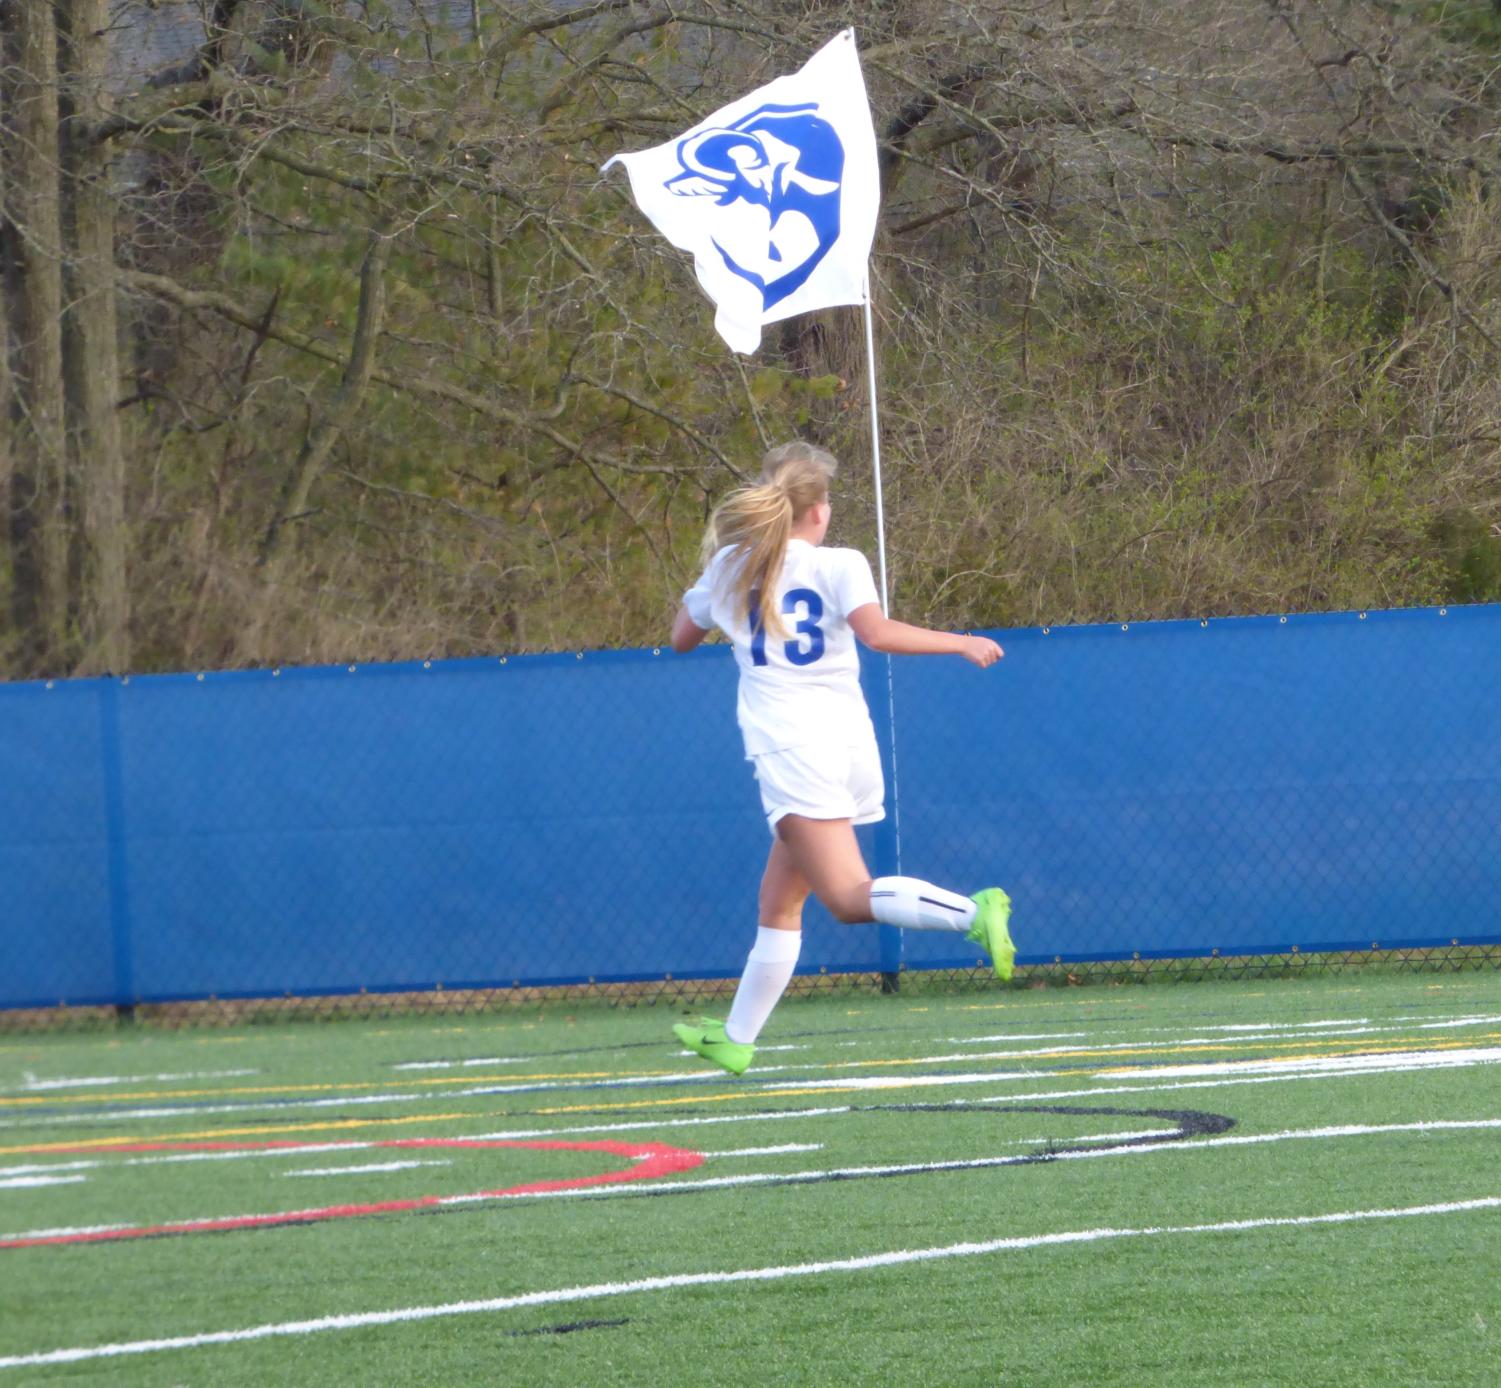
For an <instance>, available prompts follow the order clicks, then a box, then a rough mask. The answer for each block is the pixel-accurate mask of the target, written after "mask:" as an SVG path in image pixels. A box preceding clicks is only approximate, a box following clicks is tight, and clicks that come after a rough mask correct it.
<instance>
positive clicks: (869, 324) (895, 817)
mask: <svg viewBox="0 0 1501 1388" xmlns="http://www.w3.org/2000/svg"><path fill="white" fill-rule="evenodd" d="M865 363H866V367H867V370H868V376H867V380H868V382H869V388H870V453H871V466H872V468H873V469H874V475H875V491H876V560H877V567H878V569H879V571H880V580H881V611H882V612H883V613H885V614H886V615H887V616H888V617H889V616H890V615H891V593H890V586H889V584H888V581H887V577H886V506H885V501H884V498H883V497H882V484H881V422H880V415H879V413H878V412H877V409H876V332H875V315H874V313H873V312H872V310H871V303H870V272H869V270H867V271H866V276H865ZM885 660H886V719H885V722H886V764H887V767H888V772H889V774H888V776H887V779H888V781H889V782H890V785H891V817H890V819H888V820H886V821H884V822H883V823H882V824H881V826H880V827H879V828H878V829H877V833H876V850H877V851H876V857H877V862H878V868H877V871H881V870H883V869H884V870H885V871H889V872H894V873H899V872H901V870H902V801H901V795H900V794H899V792H898V788H897V774H896V689H895V685H894V680H893V677H892V668H891V657H890V656H889V655H888V656H886V657H885ZM883 858H884V859H885V860H886V861H885V862H884V863H883V862H881V859H883ZM880 949H881V991H882V992H883V993H895V992H897V991H899V989H900V987H901V976H902V975H901V968H902V932H901V929H900V928H899V927H897V926H891V925H883V926H882V927H881V945H880Z"/></svg>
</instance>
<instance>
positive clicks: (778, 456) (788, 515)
mask: <svg viewBox="0 0 1501 1388" xmlns="http://www.w3.org/2000/svg"><path fill="white" fill-rule="evenodd" d="M838 467H839V463H838V460H837V459H836V458H835V457H834V455H833V454H832V453H829V452H828V451H826V450H825V449H822V448H818V447H816V446H815V445H813V444H811V443H802V442H800V441H795V442H793V443H784V444H782V445H780V446H779V447H777V448H773V449H771V450H770V451H769V452H768V453H767V454H766V456H765V457H763V458H762V459H761V481H760V482H759V483H758V484H757V485H755V486H750V487H739V488H737V489H736V490H735V491H733V492H731V493H730V494H729V495H728V496H727V497H725V499H724V500H723V501H721V502H720V503H719V505H718V506H717V507H715V509H714V514H713V515H712V516H710V517H709V526H708V529H707V530H706V531H705V532H704V562H705V563H707V562H708V561H709V560H710V559H711V558H713V556H714V555H716V554H717V553H718V552H719V551H720V550H721V549H723V548H724V547H725V546H726V545H733V546H735V548H736V550H737V552H738V562H737V563H736V564H735V567H734V570H733V576H732V578H731V580H730V599H731V606H732V608H733V609H734V612H735V615H736V616H737V617H742V618H747V619H752V620H753V614H752V612H751V606H752V599H751V595H752V594H753V593H767V592H770V591H772V590H773V589H774V588H775V586H776V581H777V579H778V578H779V577H780V576H781V572H782V563H783V561H784V560H785V559H786V557H787V541H788V539H789V538H790V537H791V534H792V527H793V525H795V524H796V523H797V522H798V521H800V520H801V519H802V518H803V517H804V516H805V515H807V513H808V512H809V511H810V510H812V509H813V507H815V506H817V505H818V503H819V502H821V501H827V500H828V499H829V479H830V478H832V477H833V475H834V473H835V470H836V469H837V468H838ZM760 615H761V625H762V628H763V629H764V630H765V631H766V632H768V633H769V634H771V635H774V636H777V637H783V638H784V637H786V635H787V626H786V623H784V622H783V621H782V614H781V613H780V612H779V611H777V610H776V607H775V605H772V606H769V607H768V606H766V605H765V604H762V609H761V614H760Z"/></svg>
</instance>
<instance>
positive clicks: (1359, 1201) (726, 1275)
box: [0, 972, 1501, 1388]
mask: <svg viewBox="0 0 1501 1388" xmlns="http://www.w3.org/2000/svg"><path fill="white" fill-rule="evenodd" d="M675 1015H676V1014H673V1013H671V1012H669V1011H668V1010H666V1009H665V1008H654V1009H653V1008H643V1009H634V1010H633V1009H607V1008H604V1007H591V1008H585V1009H581V1010H579V1011H576V1012H571V1013H568V1012H563V1011H551V1010H549V1011H545V1012H542V1013H540V1014H539V1013H536V1012H532V1013H527V1014H522V1013H519V1012H511V1013H500V1014H492V1015H490V1016H486V1017H480V1018H475V1019H472V1020H468V1021H452V1020H445V1021H442V1022H435V1021H433V1020H430V1019H429V1020H421V1019H412V1020H407V1021H400V1022H390V1021H382V1022H351V1023H340V1024H332V1023H330V1024H292V1025H284V1026H279V1027H253V1028H246V1029H243V1030H240V1031H234V1032H224V1031H188V1032H176V1033H168V1032H152V1031H140V1032H127V1031H121V1032H117V1033H111V1034H107V1035H97V1034H96V1035H58V1036H11V1037H7V1038H5V1039H4V1040H3V1042H0V1269H3V1273H0V1326H3V1329H0V1388H6V1385H8V1384H22V1383H28V1384H29V1383H45V1384H52V1383H91V1384H110V1385H117V1384H118V1385H133V1384H141V1385H146V1384H150V1385H213V1388H231V1386H232V1385H240V1384H246V1385H249V1384H256V1385H262V1384H267V1383H278V1384H296V1385H324V1384H328V1385H332V1384H340V1385H342V1384H349V1383H359V1384H414V1383H431V1384H440V1385H461V1384H486V1385H491V1384H497V1383H516V1384H544V1383H545V1384H569V1385H593V1384H621V1383H626V1384H638V1383H639V1384H667V1385H682V1386H683V1388H697V1385H708V1384H712V1385H724V1384H772V1383H775V1384H876V1383H907V1384H919V1385H926V1384H944V1385H947V1384H977V1385H978V1384H986V1385H992V1384H1018V1385H1020V1384H1027V1385H1036V1384H1092V1385H1096V1384H1120V1385H1128V1384H1129V1385H1132V1386H1133V1388H1141V1386H1142V1385H1149V1386H1150V1385H1159V1384H1160V1385H1174V1388H1178V1385H1183V1384H1195V1385H1206V1384H1207V1385H1236V1388H1245V1386H1246V1385H1282V1384H1286V1385H1297V1388H1325V1386H1326V1385H1327V1386H1330V1388H1332V1386H1333V1385H1349V1388H1370V1386H1371V1385H1386V1384H1392V1385H1417V1384H1433V1385H1443V1388H1457V1386H1458V1385H1473V1386H1474V1388H1497V1385H1498V1384H1501V1070H1498V1069H1497V1068H1496V1066H1497V1062H1498V1061H1501V974H1498V973H1496V972H1489V973H1474V974H1455V975H1436V974H1411V975H1390V974H1378V973H1370V974H1359V973H1354V974H1347V975H1344V976H1341V977H1332V978H1323V979H1317V978H1312V979H1297V980H1287V981H1276V982H1257V983H1245V984H1231V983H1223V982H1222V983H1206V984H1180V985H1176V986H1161V987H1105V986H1094V987H1086V988H1077V989H1062V990H1058V989H1049V990H1037V991H1010V990H1005V991H1003V990H1000V989H997V990H996V991H993V992H987V993H979V994H971V995H968V996H966V997H962V998H959V997H938V998H935V997H901V998H876V997H870V998H863V999H860V1000H857V1001H850V1000H849V999H842V1000H832V999H829V998H827V997H825V998H822V999H818V1000H794V1001H789V1002H787V1003H785V1004H784V1005H783V1007H782V1008H781V1009H780V1010H779V1012H778V1014H777V1016H776V1017H775V1019H774V1021H773V1025H772V1027H771V1029H770V1031H769V1032H768V1034H767V1035H766V1036H765V1037H764V1038H763V1043H764V1044H763V1048H762V1050H761V1051H760V1053H759V1054H758V1058H757V1064H756V1066H755V1067H754V1068H753V1069H752V1070H751V1071H750V1072H749V1073H748V1074H747V1075H746V1076H745V1077H744V1078H743V1079H739V1080H735V1079H730V1078H729V1077H727V1076H724V1075H722V1074H720V1073H719V1072H717V1071H715V1072H710V1071H707V1070H706V1069H705V1068H704V1067H703V1066H702V1063H701V1062H699V1061H698V1060H697V1059H696V1058H693V1057H690V1056H687V1055H685V1054H682V1053H680V1052H679V1051H678V1050H677V1048H676V1046H675V1044H674V1043H672V1042H671V1040H670V1037H669V1035H668V1027H669V1025H670V1024H671V1022H672V1021H673V1020H675Z"/></svg>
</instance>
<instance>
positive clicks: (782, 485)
mask: <svg viewBox="0 0 1501 1388" xmlns="http://www.w3.org/2000/svg"><path fill="white" fill-rule="evenodd" d="M837 466H838V464H837V463H836V461H835V459H834V457H833V455H832V454H830V453H827V452H825V451H824V450H823V449H821V448H815V447H814V446H813V445H812V444H807V443H788V444H783V445H782V446H781V447H780V448H774V449H772V450H771V451H770V452H769V453H768V454H767V455H766V457H765V459H764V460H763V462H762V466H761V483H760V485H759V486H751V487H742V488H740V489H739V490H738V491H734V492H731V493H730V495H729V496H728V497H726V498H725V500H724V501H723V502H722V503H721V504H720V506H719V507H718V509H717V510H716V511H715V512H714V514H713V517H712V518H711V519H710V522H709V528H708V532H707V534H706V535H705V537H704V556H705V559H706V561H707V562H706V565H705V568H704V572H703V575H702V577H700V578H699V580H698V582H697V583H695V584H694V585H693V587H692V588H690V589H689V590H688V592H687V593H686V594H684V596H683V605H682V607H681V608H680V609H679V611H678V614H677V617H676V619H675V620H674V621H673V624H672V648H673V650H675V651H679V652H686V651H691V650H692V649H693V648H694V647H695V646H697V645H698V644H699V642H701V641H702V640H703V639H704V637H706V636H707V635H708V634H709V632H710V631H711V630H713V629H714V628H715V627H718V628H719V629H720V630H721V631H723V632H724V633H725V634H726V635H727V636H728V637H729V638H730V640H731V642H733V644H734V648H735V661H736V663H737V664H738V665H739V666H740V694H739V700H738V705H737V713H738V716H739V720H740V731H741V733H742V735H743V736H744V738H745V755H746V757H747V759H749V760H750V761H751V762H752V763H753V765H754V766H755V774H756V779H757V781H759V782H760V785H761V804H762V806H763V807H764V809H765V811H766V820H767V823H768V825H769V826H770V828H771V832H772V844H771V854H770V856H769V857H768V858H767V860H766V871H765V874H764V875H763V877H762V879H761V897H760V913H761V915H760V919H761V923H760V928H759V930H758V931H757V932H756V943H755V946H754V948H752V950H751V952H750V957H749V959H747V961H746V965H745V972H744V974H743V975H742V976H741V979H740V986H739V989H738V990H737V991H736V993H735V1001H734V1004H733V1005H732V1006H731V1008H730V1015H729V1017H728V1018H727V1019H726V1020H725V1021H724V1022H719V1021H717V1020H714V1019H712V1018H708V1017H705V1018H702V1019H701V1020H700V1022H699V1024H698V1025H697V1026H690V1025H688V1024H686V1023H679V1024H678V1025H677V1026H675V1027H674V1028H673V1031H674V1032H675V1033H676V1035H677V1037H678V1039H679V1040H680V1041H682V1042H683V1044H684V1045H686V1046H687V1047H689V1049H691V1050H694V1051H697V1052H698V1054H699V1055H701V1056H703V1057H704V1059H706V1060H711V1061H713V1062H714V1063H715V1064H717V1065H721V1066H723V1067H724V1068H725V1069H726V1070H728V1071H729V1072H730V1073H731V1074H735V1075H739V1074H743V1073H744V1072H745V1069H746V1067H747V1066H748V1065H749V1064H750V1062H751V1057H752V1056H753V1055H754V1054H755V1041H756V1037H757V1036H759V1035H760V1033H761V1028H762V1027H764V1026H765V1025H766V1020H767V1018H768V1017H770V1016H771V1011H772V1009H773V1008H774V1007H775V1006H776V1005H777V1002H778V1000H779V999H780V998H781V996H782V993H783V991H784V990H785V989H786V987H787V984H788V982H789V981H790V980H791V978H792V971H793V968H794V967H795V966H796V964H797V956H798V953H799V950H800V949H801V947H802V938H803V937H802V925H803V903H804V902H805V901H806V900H807V899H808V895H809V893H810V892H811V893H812V895H814V896H816V897H817V898H818V899H819V901H821V902H822V903H823V904H824V906H825V907H827V908H828V910H829V912H830V913H831V914H832V915H833V916H834V918H835V919H836V920H840V921H844V922H845V923H847V924H857V923H861V922H870V921H879V922H881V923H883V924H886V925H899V926H905V927H906V928H907V929H910V930H952V931H962V932H964V934H965V938H966V939H969V940H972V941H974V942H975V943H976V944H978V945H980V946H981V947H982V948H983V949H984V950H985V951H986V953H987V954H989V956H990V959H991V963H992V964H993V965H994V967H995V971H996V974H997V976H999V977H1000V978H1002V979H1009V978H1010V977H1011V966H1012V961H1013V960H1014V959H1015V957H1016V947H1015V946H1014V945H1013V944H1012V942H1011V935H1010V932H1009V930H1008V928H1007V922H1008V921H1009V919H1010V915H1011V899H1010V898H1009V897H1008V896H1007V895H1006V893H1005V892H1003V891H1002V890H1001V889H1000V888H999V887H990V888H987V889H986V890H984V891H981V892H977V893H976V894H975V895H974V896H973V897H966V896H960V895H958V894H957V893H955V892H951V891H947V890H945V889H944V888H942V887H935V886H934V885H933V884H932V883H931V882H924V881H922V880H921V879H920V878H916V877H877V878H876V879H875V880H874V881H872V880H871V875H870V872H869V870H868V869H867V868H866V866H865V859H864V856H863V855H862V854H861V852H860V845H859V843H858V841H857V840H856V838H855V830H854V826H855V825H856V824H872V823H874V822H875V821H876V820H879V819H882V818H884V817H885V813H886V811H885V808H884V806H883V803H882V802H883V801H884V799H885V787H884V785H883V783H882V777H881V757H880V752H879V750H878V749H877V747H876V736H875V729H874V727H873V726H872V725H871V721H870V711H869V709H867V708H866V706H865V696H864V694H863V693H862V691H861V689H860V658H859V654H858V651H857V649H856V646H855V641H856V638H858V639H859V640H860V641H861V642H862V643H863V644H864V645H866V646H868V647H869V648H870V649H871V650H873V651H887V652H892V653H895V654H902V655H961V656H963V657H964V658H965V659H966V660H968V661H970V662H971V663H972V664H975V665H978V666H979V667H980V668H981V669H982V670H983V669H985V668H986V667H988V666H990V665H993V664H995V662H996V661H997V660H999V659H1000V658H1001V656H1002V654H1003V652H1002V650H1001V648H1000V646H998V645H997V644H996V643H995V642H994V641H992V640H990V639H989V638H988V637H984V636H960V635H957V634H954V633H951V632H944V631H931V630H929V629H928V628H926V627H915V626H909V625H908V624H907V623H905V622H896V621H892V620H891V619H890V618H889V617H887V616H886V615H885V614H884V613H883V612H882V611H881V605H880V602H879V601H878V599H877V595H876V585H875V580H874V579H873V578H872V577H871V572H870V564H869V562H868V561H867V560H866V558H865V556H864V555H863V554H861V553H860V552H859V551H858V550H853V549H827V548H822V544H823V538H824V534H825V532H826V531H827V530H828V528H829V515H830V506H829V480H830V479H831V478H832V477H833V475H834V470H835V468H836V467H837ZM768 595H769V601H768V600H767V597H768Z"/></svg>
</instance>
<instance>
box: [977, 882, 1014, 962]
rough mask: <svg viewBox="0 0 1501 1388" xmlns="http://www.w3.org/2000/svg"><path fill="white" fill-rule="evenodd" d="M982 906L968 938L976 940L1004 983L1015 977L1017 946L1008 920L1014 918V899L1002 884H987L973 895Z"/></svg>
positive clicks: (979, 905) (978, 904)
mask: <svg viewBox="0 0 1501 1388" xmlns="http://www.w3.org/2000/svg"><path fill="white" fill-rule="evenodd" d="M971 900H973V901H974V903H975V905H976V906H978V907H979V908H980V909H979V910H978V911H976V912H975V923H974V924H973V925H972V926H970V928H969V933H968V934H967V935H965V937H964V938H965V939H966V940H973V941H974V943H975V944H977V945H979V946H980V948H981V949H983V950H984V951H985V953H986V954H988V955H989V956H990V962H991V964H992V965H994V967H995V976H996V977H997V978H998V979H1000V980H1001V982H1002V983H1005V982H1008V981H1009V980H1010V978H1011V965H1012V962H1013V961H1014V960H1015V958H1016V946H1015V945H1014V944H1012V943H1011V931H1010V930H1009V929H1008V928H1007V922H1008V921H1009V920H1010V919H1011V898H1010V897H1009V896H1007V895H1006V893H1005V892H1003V891H1002V890H1001V889H1000V888H999V887H986V888H985V890H984V891H983V892H976V893H975V894H974V896H973V897H972V898H971Z"/></svg>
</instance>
